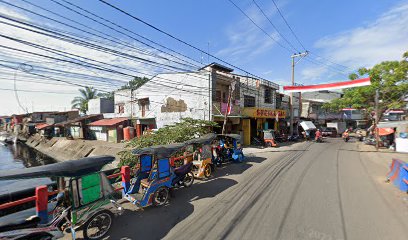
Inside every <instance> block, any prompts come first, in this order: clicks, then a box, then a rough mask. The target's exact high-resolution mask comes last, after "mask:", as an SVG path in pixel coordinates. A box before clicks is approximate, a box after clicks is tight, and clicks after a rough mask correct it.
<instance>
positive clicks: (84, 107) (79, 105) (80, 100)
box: [71, 87, 98, 113]
mask: <svg viewBox="0 0 408 240" xmlns="http://www.w3.org/2000/svg"><path fill="white" fill-rule="evenodd" d="M78 91H79V93H80V96H78V97H75V98H74V99H73V100H72V101H71V104H72V108H76V109H79V110H80V111H81V112H82V113H86V111H88V102H89V100H90V99H94V98H96V97H97V96H98V91H97V90H96V89H94V88H93V87H85V88H83V89H82V88H81V89H78Z"/></svg>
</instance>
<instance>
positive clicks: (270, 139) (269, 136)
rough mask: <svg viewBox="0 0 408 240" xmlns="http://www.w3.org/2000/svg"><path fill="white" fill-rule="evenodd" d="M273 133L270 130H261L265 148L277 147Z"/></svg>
mask: <svg viewBox="0 0 408 240" xmlns="http://www.w3.org/2000/svg"><path fill="white" fill-rule="evenodd" d="M275 139H276V137H275V131H274V130H272V129H268V130H263V141H264V144H265V146H266V147H277V146H278V144H277V143H276V141H275Z"/></svg>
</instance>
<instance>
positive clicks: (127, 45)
mask: <svg viewBox="0 0 408 240" xmlns="http://www.w3.org/2000/svg"><path fill="white" fill-rule="evenodd" d="M21 1H23V2H25V3H28V4H30V5H32V6H34V7H37V8H39V9H41V10H44V11H46V12H48V13H51V14H53V15H56V16H58V17H60V18H63V19H65V20H68V21H70V22H73V23H75V24H78V25H80V26H83V27H85V28H86V29H90V30H92V31H95V32H97V33H99V34H101V35H103V36H107V37H108V38H111V39H108V38H106V37H103V36H101V35H98V34H94V33H91V32H89V31H87V30H84V29H80V28H77V27H75V26H72V25H70V24H67V23H64V22H61V21H58V20H56V19H53V18H50V17H47V16H45V15H42V14H38V13H35V12H33V11H30V10H28V9H25V8H23V7H19V6H16V5H13V4H9V5H11V6H13V7H16V8H19V9H21V10H24V11H27V12H29V13H32V14H35V15H37V16H40V17H42V18H46V19H48V20H51V21H54V22H57V23H59V24H62V25H64V26H67V27H70V28H73V29H75V30H78V31H81V32H85V33H87V34H90V35H92V36H97V37H99V38H102V39H105V40H108V41H112V42H115V43H116V44H119V45H123V46H126V47H128V48H131V49H136V50H138V51H140V52H142V53H143V54H148V55H151V56H155V57H159V58H162V59H165V60H168V61H172V62H175V63H178V64H181V65H185V64H183V63H180V62H177V61H175V60H172V59H169V58H165V57H163V56H160V55H157V54H155V53H153V52H150V51H147V50H143V49H139V48H136V47H134V46H132V45H129V44H128V43H123V41H122V40H121V39H119V38H117V37H114V36H112V35H109V34H106V33H105V32H102V31H99V30H97V29H94V28H92V27H89V26H86V25H84V24H82V23H80V22H78V21H75V20H72V19H70V18H67V17H65V16H63V15H61V14H58V13H56V12H53V11H51V10H48V9H46V8H43V7H41V6H38V5H36V4H34V3H31V2H29V1H27V0H21ZM0 2H3V1H0ZM58 4H60V3H58ZM60 5H61V4H60ZM64 7H65V6H64ZM70 10H71V11H74V10H72V9H70ZM76 13H77V14H80V13H78V12H76ZM80 15H82V14H80ZM83 16H84V17H86V18H89V17H88V16H85V15H83ZM92 20H94V19H92ZM98 23H99V22H98ZM100 24H102V25H103V23H100ZM108 27H109V26H108ZM112 39H114V40H112ZM132 39H133V40H135V41H137V42H139V43H141V44H143V45H146V46H149V47H151V48H153V49H155V50H157V51H160V52H163V53H166V52H164V51H162V50H160V49H157V48H155V47H153V46H151V45H149V44H147V43H145V42H143V41H140V40H138V39H135V38H132ZM173 57H175V58H177V56H173ZM179 59H180V60H182V61H183V59H181V58H179ZM184 61H185V60H184ZM185 62H186V63H189V62H187V61H185ZM189 64H190V63H189ZM187 66H188V65H187Z"/></svg>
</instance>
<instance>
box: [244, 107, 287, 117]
mask: <svg viewBox="0 0 408 240" xmlns="http://www.w3.org/2000/svg"><path fill="white" fill-rule="evenodd" d="M242 115H243V116H246V117H253V118H273V119H276V117H278V118H286V111H285V110H281V109H272V108H257V107H246V108H244V109H243V110H242Z"/></svg>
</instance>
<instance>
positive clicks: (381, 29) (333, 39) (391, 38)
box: [315, 3, 408, 68]
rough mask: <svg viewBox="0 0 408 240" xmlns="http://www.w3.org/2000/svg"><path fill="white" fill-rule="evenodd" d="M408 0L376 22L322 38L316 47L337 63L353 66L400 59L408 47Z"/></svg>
mask: <svg viewBox="0 0 408 240" xmlns="http://www.w3.org/2000/svg"><path fill="white" fill-rule="evenodd" d="M407 13H408V3H403V4H399V5H397V6H395V7H393V8H392V9H391V10H389V11H387V12H385V13H384V14H382V15H381V16H379V17H378V18H377V20H375V21H374V22H373V23H371V24H366V25H365V26H361V27H358V28H354V29H350V30H348V31H345V32H341V33H338V34H336V35H332V36H326V37H324V38H322V39H320V40H318V41H317V42H316V44H315V47H316V48H320V49H322V51H323V55H324V56H326V57H330V58H331V59H333V60H334V61H335V62H337V63H340V64H342V65H346V66H349V67H352V68H359V67H371V66H373V65H375V64H376V63H379V62H381V61H385V60H399V59H401V56H402V54H403V52H404V51H407V50H408V14H407Z"/></svg>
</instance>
